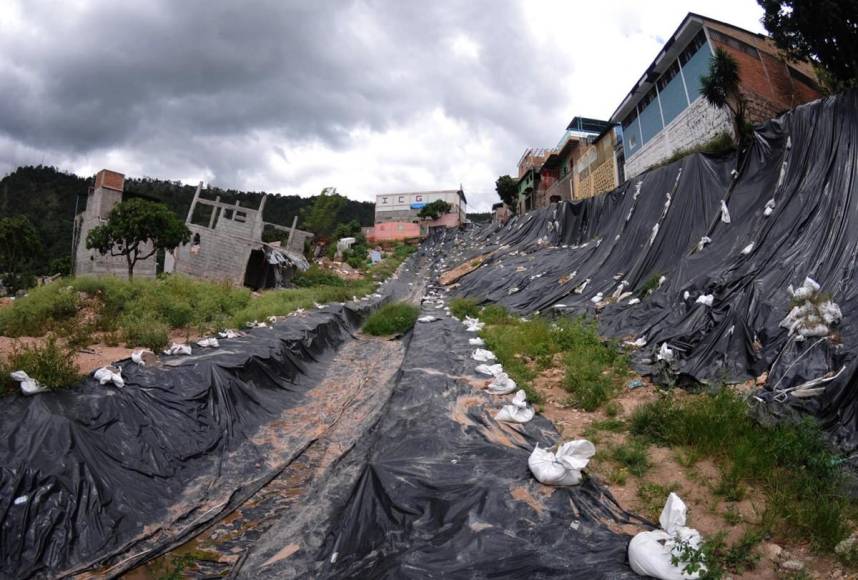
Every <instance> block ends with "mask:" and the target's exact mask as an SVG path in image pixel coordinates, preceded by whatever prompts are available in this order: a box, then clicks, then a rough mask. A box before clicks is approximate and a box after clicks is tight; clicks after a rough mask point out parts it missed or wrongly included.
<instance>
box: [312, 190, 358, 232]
mask: <svg viewBox="0 0 858 580" xmlns="http://www.w3.org/2000/svg"><path fill="white" fill-rule="evenodd" d="M347 203H348V199H346V198H345V197H343V196H342V195H340V194H338V193H336V189H333V188H325V189H323V190H322V193H320V194H319V196H318V197H316V199H315V200H314V201H313V205H312V206H310V208H309V209H305V210H303V211H302V212H301V214H302V219H301V223H302V228H303V229H306V230H309V231H311V232H313V233H314V234H316V236H318V237H319V238H321V239H330V238H331V237H333V236H334V235H335V234H336V229H337V225H338V223H339V222H338V216H339V214H340V212H341V211H342V210H343V208H344V207H345V206H346V204H347Z"/></svg>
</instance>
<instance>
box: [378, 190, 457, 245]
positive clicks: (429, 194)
mask: <svg viewBox="0 0 858 580" xmlns="http://www.w3.org/2000/svg"><path fill="white" fill-rule="evenodd" d="M438 200H443V201H446V202H447V203H449V204H450V206H451V207H452V209H451V210H450V212H449V213H446V214H444V215H442V216H440V217H439V218H438V219H437V220H426V219H423V218H420V217H419V215H418V214H419V213H420V210H421V209H423V208H424V207H426V206H427V205H428V204H430V203H432V202H433V201H438ZM467 205H468V200H467V199H466V198H465V193H464V192H463V191H462V189H461V188H459V189H448V190H442V191H416V192H410V193H380V194H378V195H376V196H375V224H374V226H373V227H372V229H371V230H369V231H368V232H367V239H368V240H370V241H373V242H383V241H397V240H408V239H414V238H420V237H423V236H426V235H427V234H428V233H429V231H430V230H431V229H432V228H441V227H443V228H456V227H459V226H460V225H462V224H464V223H465V221H466V217H465V216H466V213H467Z"/></svg>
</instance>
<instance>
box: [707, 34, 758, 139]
mask: <svg viewBox="0 0 858 580" xmlns="http://www.w3.org/2000/svg"><path fill="white" fill-rule="evenodd" d="M700 94H701V95H703V97H704V98H705V99H706V100H707V101H709V103H711V104H712V105H713V106H715V107H718V108H719V109H724V108H726V109H727V110H729V111H730V113H731V115H732V117H733V130H734V132H735V135H736V141H737V142H741V141H742V140H743V139H744V137H745V135H746V134H747V133H748V129H747V125H746V123H745V98H744V97H743V96H742V92H741V91H740V90H739V64H738V63H737V62H736V60H735V59H734V58H733V57H732V56H730V55H729V54H728V53H727V51H725V50H724V49H723V48H717V49H715V54H714V55H712V58H711V59H710V60H709V71H708V72H707V74H705V75H704V76H702V77H701V78H700Z"/></svg>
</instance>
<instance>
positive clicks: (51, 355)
mask: <svg viewBox="0 0 858 580" xmlns="http://www.w3.org/2000/svg"><path fill="white" fill-rule="evenodd" d="M14 371H24V372H25V373H27V374H28V375H29V376H30V377H31V378H34V379H36V380H37V381H39V383H41V384H42V385H44V386H45V387H48V388H50V389H60V388H65V387H69V386H71V385H73V384H75V383H77V382H78V381H79V380H80V369H79V368H78V366H77V365H76V364H75V361H74V354H73V353H71V352H69V351H68V350H67V349H65V348H62V347H61V346H60V345H59V343H58V342H57V339H56V337H54V336H50V337H48V340H47V341H46V342H45V344H44V345H42V346H38V345H32V346H28V345H24V346H15V347H14V348H13V350H12V353H11V354H10V355H9V356H8V357H7V358H6V360H5V361H0V387H2V388H0V391H4V392H13V391H14V390H15V388H17V386H18V383H17V382H15V381H13V380H12V379H11V377H10V376H9V373H12V372H14ZM0 394H2V393H0Z"/></svg>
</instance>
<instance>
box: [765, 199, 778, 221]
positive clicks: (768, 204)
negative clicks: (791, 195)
mask: <svg viewBox="0 0 858 580" xmlns="http://www.w3.org/2000/svg"><path fill="white" fill-rule="evenodd" d="M773 211H775V198H772V199H770V200H769V201H767V202H766V209H764V210H763V215H764V216H766V217H769V216H770V215H772V212H773Z"/></svg>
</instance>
